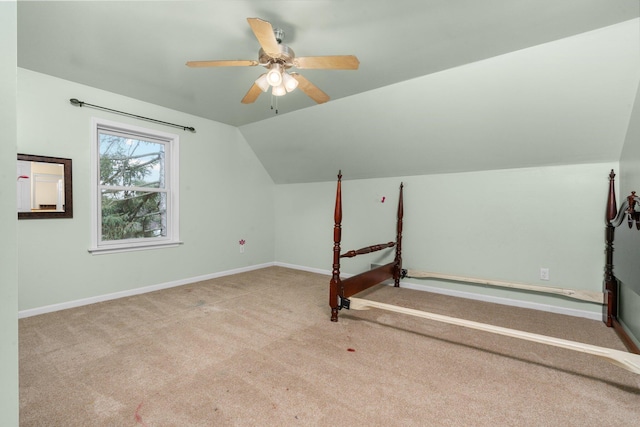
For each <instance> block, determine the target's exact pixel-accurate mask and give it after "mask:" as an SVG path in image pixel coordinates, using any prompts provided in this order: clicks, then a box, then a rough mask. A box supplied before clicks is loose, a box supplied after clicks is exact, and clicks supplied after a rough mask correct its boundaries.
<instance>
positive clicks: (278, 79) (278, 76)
mask: <svg viewBox="0 0 640 427" xmlns="http://www.w3.org/2000/svg"><path fill="white" fill-rule="evenodd" d="M267 81H268V82H269V84H270V85H271V86H273V87H276V86H280V85H281V84H282V65H280V64H277V63H276V64H272V65H271V67H269V71H268V72H267Z"/></svg>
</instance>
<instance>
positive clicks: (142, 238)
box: [89, 119, 180, 253]
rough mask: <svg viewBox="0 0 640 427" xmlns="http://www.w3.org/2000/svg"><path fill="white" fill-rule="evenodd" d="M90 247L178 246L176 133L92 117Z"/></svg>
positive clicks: (103, 250) (100, 250) (109, 249)
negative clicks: (91, 230) (91, 216)
mask: <svg viewBox="0 0 640 427" xmlns="http://www.w3.org/2000/svg"><path fill="white" fill-rule="evenodd" d="M93 139H94V140H93V144H92V153H91V158H92V167H91V168H92V177H93V179H92V181H93V182H92V196H93V197H92V199H93V200H92V207H93V210H94V213H93V227H92V228H93V233H92V234H93V236H92V247H91V248H90V249H89V251H90V252H92V253H107V252H120V251H128V250H139V249H150V248H157V247H164V246H174V245H177V244H179V243H180V241H179V230H178V146H179V138H178V136H177V135H173V134H168V133H163V132H158V131H155V130H150V129H143V128H139V127H134V126H130V125H124V124H119V123H113V122H108V121H104V120H99V119H94V120H93Z"/></svg>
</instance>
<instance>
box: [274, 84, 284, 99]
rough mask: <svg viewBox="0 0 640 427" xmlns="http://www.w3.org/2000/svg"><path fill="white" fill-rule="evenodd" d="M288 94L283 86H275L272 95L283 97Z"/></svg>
mask: <svg viewBox="0 0 640 427" xmlns="http://www.w3.org/2000/svg"><path fill="white" fill-rule="evenodd" d="M286 93H287V90H286V89H285V87H284V85H283V84H281V85H279V86H274V87H273V89H271V94H272V95H273V96H282V95H285V94H286Z"/></svg>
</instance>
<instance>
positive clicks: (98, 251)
mask: <svg viewBox="0 0 640 427" xmlns="http://www.w3.org/2000/svg"><path fill="white" fill-rule="evenodd" d="M182 244H183V242H180V241H172V242H165V243H145V244H139V245H113V246H106V247H92V248H89V249H87V250H88V251H89V253H90V254H91V255H105V254H115V253H120V252H133V251H146V250H151V249H165V248H175V247H177V246H180V245H182Z"/></svg>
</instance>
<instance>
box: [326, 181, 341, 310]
mask: <svg viewBox="0 0 640 427" xmlns="http://www.w3.org/2000/svg"><path fill="white" fill-rule="evenodd" d="M333 220H334V226H333V269H332V271H331V283H330V284H329V305H330V306H331V321H332V322H337V321H338V285H339V284H340V240H341V239H342V171H339V172H338V185H337V188H336V207H335V210H334V213H333Z"/></svg>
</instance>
